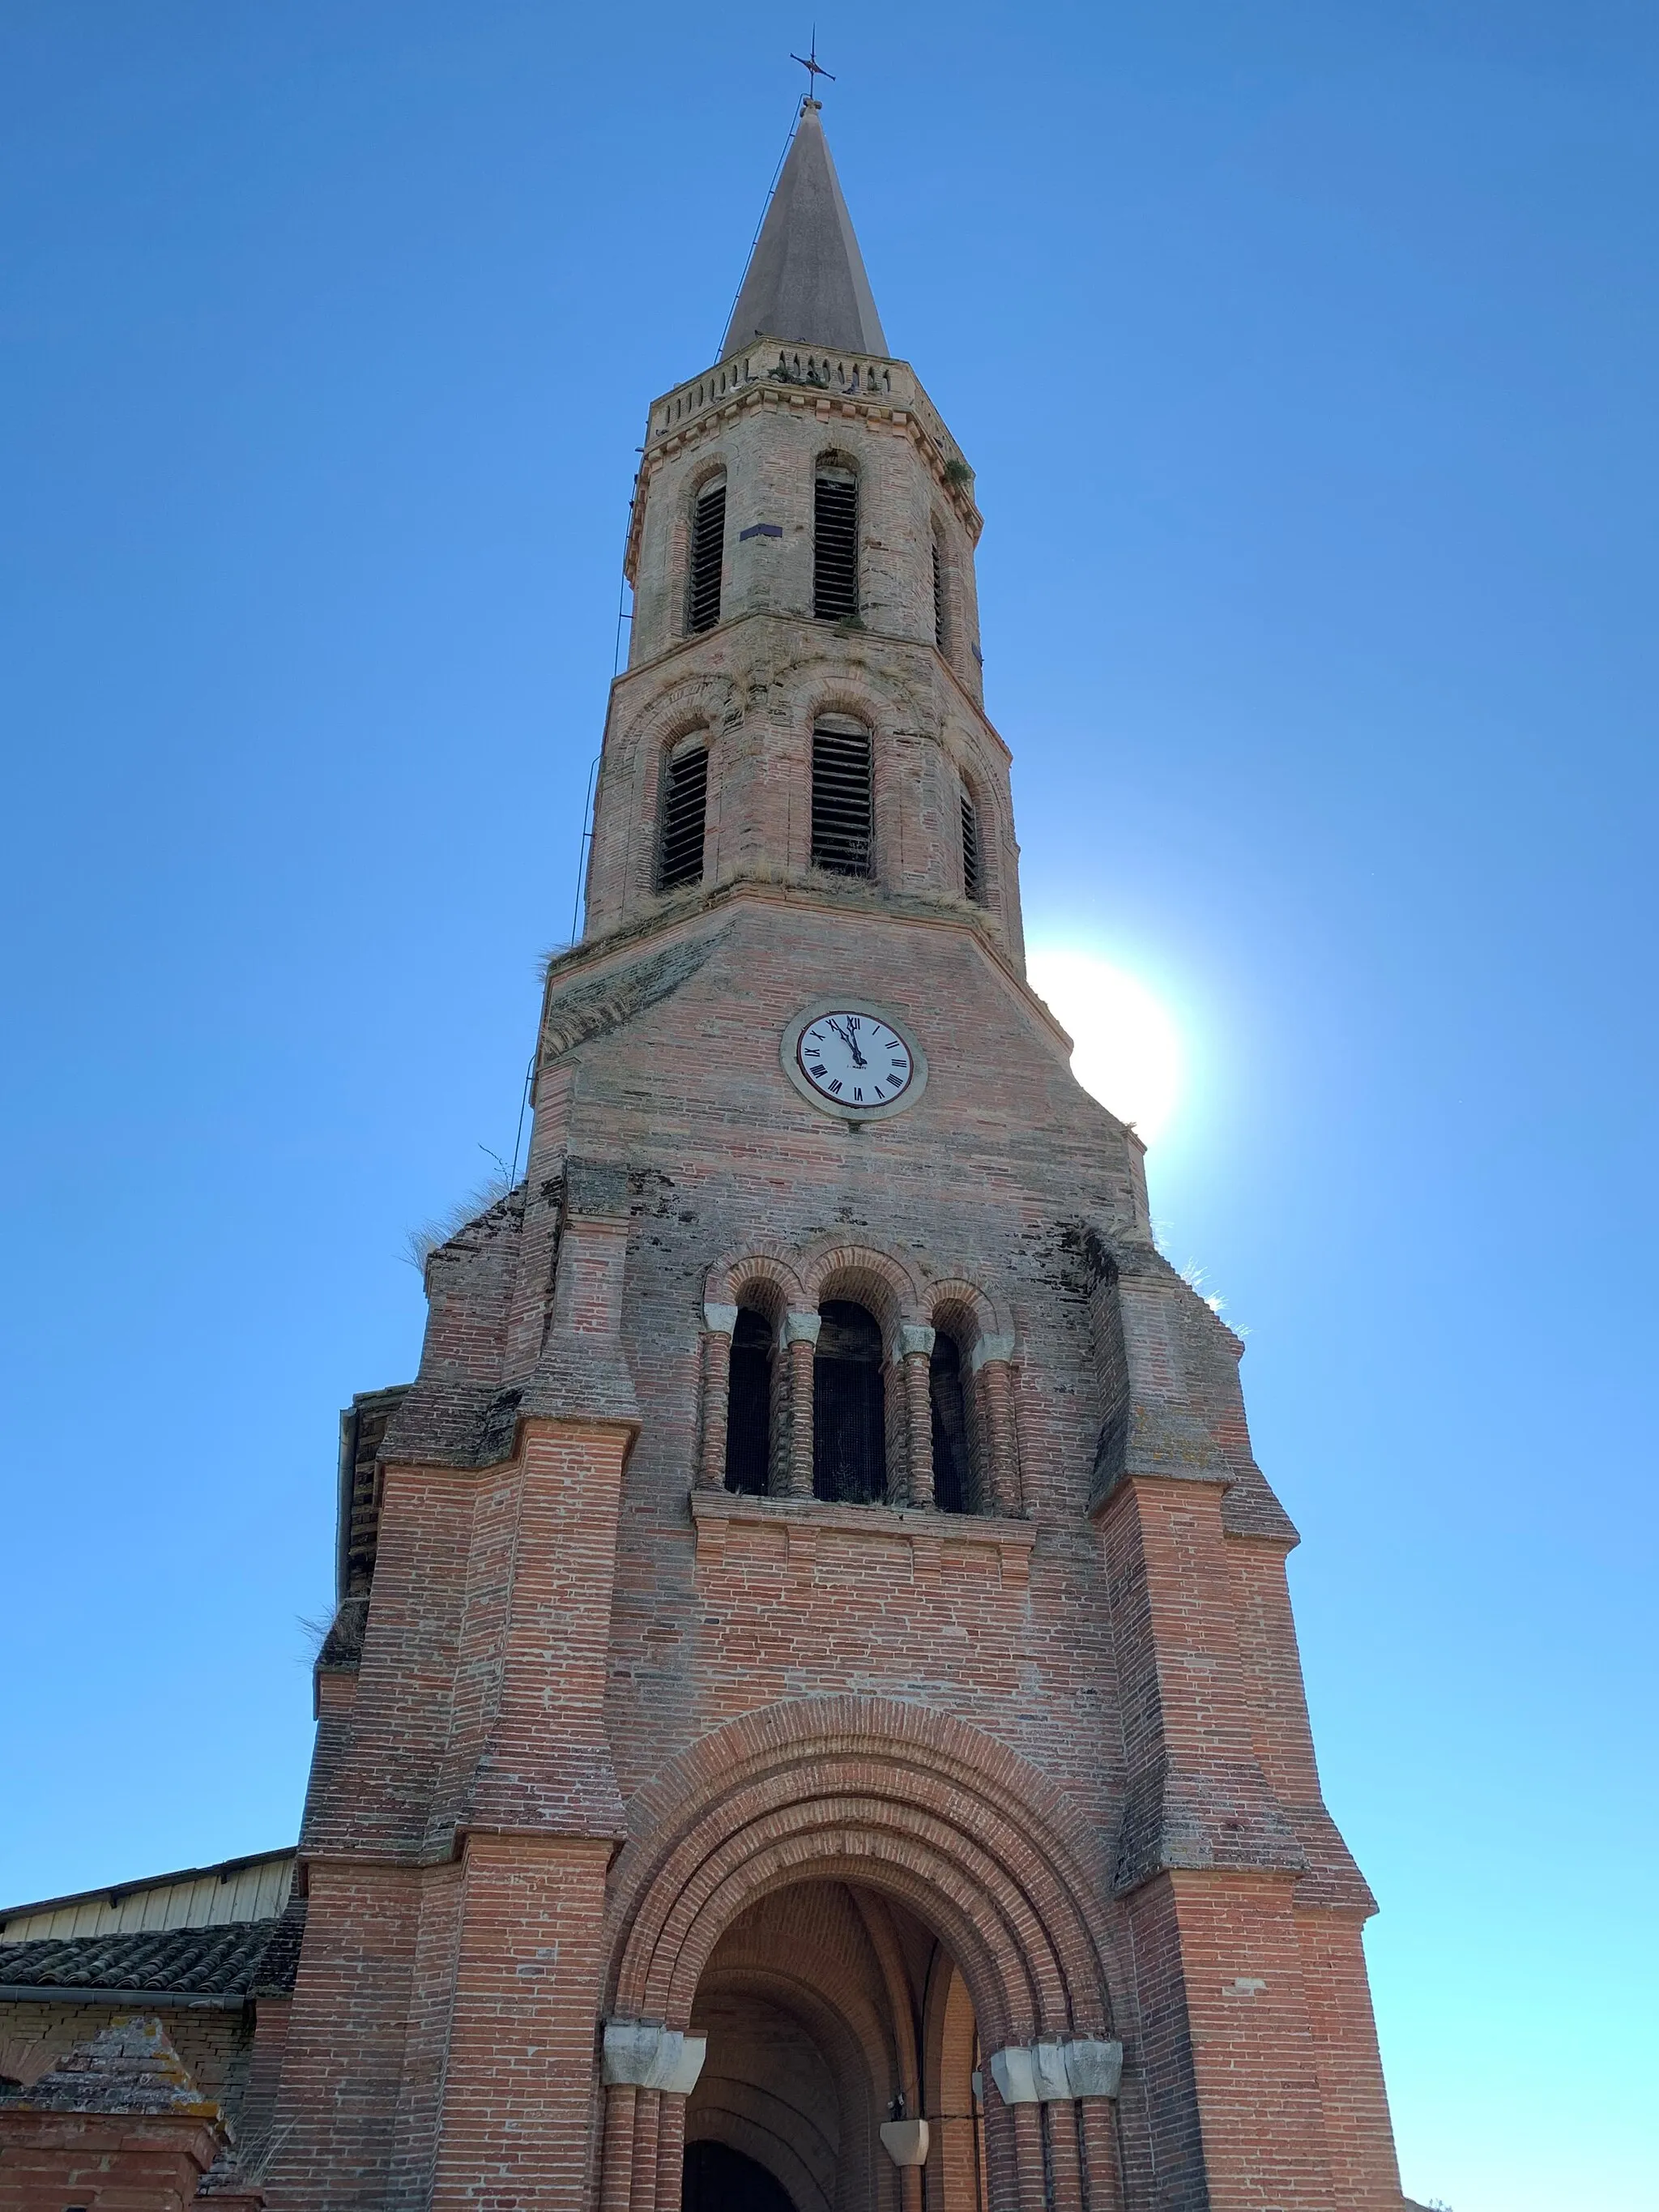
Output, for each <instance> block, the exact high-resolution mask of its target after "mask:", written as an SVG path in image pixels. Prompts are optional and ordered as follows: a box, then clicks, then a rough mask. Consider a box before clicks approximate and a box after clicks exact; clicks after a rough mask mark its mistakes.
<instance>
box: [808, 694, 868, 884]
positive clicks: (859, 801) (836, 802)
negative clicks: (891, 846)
mask: <svg viewBox="0 0 1659 2212" xmlns="http://www.w3.org/2000/svg"><path fill="white" fill-rule="evenodd" d="M870 816H871V789H870V738H869V733H868V732H867V731H864V730H815V731H814V732H812V861H813V865H814V866H816V867H820V868H828V869H829V871H830V872H832V873H833V874H835V875H838V876H867V875H868V874H869V873H870V860H871V836H870Z"/></svg>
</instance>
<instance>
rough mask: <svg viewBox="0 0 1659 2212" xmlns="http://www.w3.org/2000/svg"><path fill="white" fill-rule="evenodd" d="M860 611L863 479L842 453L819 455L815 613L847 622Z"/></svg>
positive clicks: (814, 519)
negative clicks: (860, 504)
mask: <svg viewBox="0 0 1659 2212" xmlns="http://www.w3.org/2000/svg"><path fill="white" fill-rule="evenodd" d="M858 611H859V480H858V475H857V472H856V471H855V470H854V468H853V467H852V466H851V465H850V464H849V463H848V462H846V461H844V460H842V459H841V457H840V455H839V454H836V453H824V454H821V455H820V456H819V459H818V463H817V471H816V474H815V477H814V481H813V485H812V612H813V614H814V616H815V617H817V620H818V621H819V622H846V621H848V619H849V618H850V617H853V616H854V615H856V614H857V612H858Z"/></svg>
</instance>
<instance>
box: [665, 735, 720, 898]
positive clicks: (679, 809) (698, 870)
mask: <svg viewBox="0 0 1659 2212" xmlns="http://www.w3.org/2000/svg"><path fill="white" fill-rule="evenodd" d="M707 812H708V746H707V745H702V744H697V745H688V746H687V748H686V750H684V752H683V753H676V754H675V755H674V757H673V758H672V759H671V761H670V762H669V763H668V766H667V768H666V769H665V781H664V788H663V799H662V854H661V861H660V865H659V867H658V870H657V888H658V889H659V890H665V891H670V890H673V888H674V886H675V885H676V884H700V883H701V882H702V832H703V820H704V817H705V816H706V814H707Z"/></svg>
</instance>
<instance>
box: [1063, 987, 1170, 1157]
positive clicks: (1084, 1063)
mask: <svg viewBox="0 0 1659 2212" xmlns="http://www.w3.org/2000/svg"><path fill="white" fill-rule="evenodd" d="M1026 967H1027V969H1028V970H1029V972H1030V978H1031V983H1032V987H1033V988H1034V989H1035V990H1036V992H1037V994H1038V995H1039V996H1040V997H1042V998H1043V999H1046V1000H1048V1004H1049V1006H1051V1007H1052V1008H1053V1009H1054V1012H1055V1014H1056V1015H1057V1016H1058V1017H1059V1018H1060V1021H1061V1022H1063V1023H1064V1024H1065V1025H1066V1029H1068V1030H1070V1031H1071V1034H1072V1038H1073V1052H1072V1073H1073V1075H1075V1076H1076V1078H1077V1079H1078V1081H1079V1083H1080V1084H1081V1085H1083V1087H1084V1089H1085V1091H1088V1092H1089V1093H1090V1094H1091V1097H1096V1098H1098V1099H1099V1101H1100V1103H1101V1104H1102V1105H1103V1106H1107V1107H1109V1108H1110V1109H1111V1110H1112V1112H1113V1113H1114V1114H1115V1115H1117V1116H1118V1117H1119V1119H1120V1120H1121V1121H1133V1123H1134V1125H1135V1128H1136V1130H1137V1131H1138V1133H1139V1135H1140V1136H1141V1137H1143V1138H1144V1139H1146V1142H1147V1143H1148V1144H1149V1145H1150V1144H1154V1143H1156V1142H1157V1140H1158V1138H1159V1137H1161V1136H1162V1135H1163V1134H1164V1132H1165V1131H1166V1130H1167V1129H1168V1128H1169V1127H1170V1122H1171V1121H1172V1120H1173V1119H1174V1117H1175V1113H1176V1108H1177V1107H1178V1106H1179V1104H1180V1103H1181V1078H1182V1050H1181V1033H1180V1031H1179V1030H1177V1029H1176V1024H1175V1022H1174V1020H1173V1018H1171V1016H1170V1012H1169V1011H1168V1009H1167V1008H1166V1007H1165V1006H1163V1005H1162V1004H1161V1003H1160V1001H1159V1000H1158V999H1157V998H1155V997H1154V996H1153V994H1152V992H1151V991H1149V990H1148V989H1147V987H1146V985H1145V984H1144V983H1142V982H1140V981H1138V979H1137V978H1136V977H1134V976H1133V975H1127V974H1126V973H1125V972H1124V970H1123V969H1121V968H1114V967H1113V966H1112V965H1111V963H1110V962H1109V961H1106V960H1103V959H1101V958H1100V957H1099V955H1098V954H1097V953H1093V952H1086V951H1082V950H1080V949H1079V947H1078V946H1076V945H1033V946H1032V947H1030V950H1029V951H1028V953H1027V956H1026Z"/></svg>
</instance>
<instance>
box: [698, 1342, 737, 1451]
mask: <svg viewBox="0 0 1659 2212" xmlns="http://www.w3.org/2000/svg"><path fill="white" fill-rule="evenodd" d="M702 1317H703V1323H704V1327H703V1333H702V1447H701V1449H700V1450H699V1452H698V1455H697V1478H696V1481H697V1488H698V1489H699V1490H722V1489H724V1488H725V1486H726V1410H727V1407H728V1406H729V1404H730V1401H731V1393H732V1330H733V1329H735V1328H736V1327H737V1325H738V1310H737V1308H736V1307H735V1306H723V1305H712V1304H705V1305H704V1307H703V1310H702Z"/></svg>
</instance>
